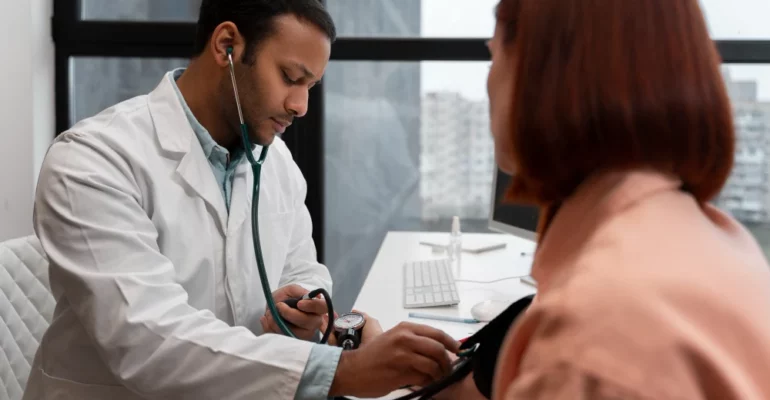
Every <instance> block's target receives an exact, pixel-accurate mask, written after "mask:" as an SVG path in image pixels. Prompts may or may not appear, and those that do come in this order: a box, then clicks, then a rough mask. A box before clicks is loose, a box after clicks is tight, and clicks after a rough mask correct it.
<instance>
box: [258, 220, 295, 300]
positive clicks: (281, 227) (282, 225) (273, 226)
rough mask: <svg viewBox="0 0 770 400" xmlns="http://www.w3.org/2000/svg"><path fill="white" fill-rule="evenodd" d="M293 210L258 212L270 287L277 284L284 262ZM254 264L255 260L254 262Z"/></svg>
mask: <svg viewBox="0 0 770 400" xmlns="http://www.w3.org/2000/svg"><path fill="white" fill-rule="evenodd" d="M293 226H294V212H272V213H260V214H259V239H260V241H261V242H262V252H263V255H264V259H265V269H266V270H267V275H268V277H269V280H270V285H271V287H273V286H275V285H277V284H278V279H279V278H280V276H281V272H282V271H283V266H284V264H285V262H286V259H287V256H288V252H289V244H290V242H291V234H292V228H293ZM254 265H255V266H256V262H255V264H254Z"/></svg>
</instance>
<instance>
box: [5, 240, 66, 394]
mask: <svg viewBox="0 0 770 400" xmlns="http://www.w3.org/2000/svg"><path fill="white" fill-rule="evenodd" d="M50 288H51V287H50V285H49V283H48V260H47V258H46V257H45V254H44V253H43V249H42V247H41V246H40V242H39V241H38V239H37V237H35V236H26V237H23V238H18V239H12V240H8V241H6V242H3V243H0V400H20V399H21V397H22V394H23V393H24V387H25V386H26V384H27V378H28V377H29V372H30V366H31V365H32V360H33V359H34V358H35V352H36V351H37V348H38V346H39V344H40V340H41V339H42V338H43V334H44V333H45V331H46V329H47V328H48V325H49V324H50V323H51V317H52V316H53V310H54V307H55V305H56V304H55V302H54V298H53V295H52V294H51V289H50Z"/></svg>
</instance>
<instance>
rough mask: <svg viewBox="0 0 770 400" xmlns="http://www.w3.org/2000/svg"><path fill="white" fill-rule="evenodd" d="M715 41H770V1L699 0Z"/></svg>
mask: <svg viewBox="0 0 770 400" xmlns="http://www.w3.org/2000/svg"><path fill="white" fill-rule="evenodd" d="M700 1H701V6H702V8H703V12H704V13H705V14H706V19H707V20H708V23H709V28H710V30H711V37H713V38H715V39H744V40H747V39H770V24H768V23H767V16H768V15H770V1H767V0H730V1H725V0H700Z"/></svg>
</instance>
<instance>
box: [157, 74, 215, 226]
mask: <svg viewBox="0 0 770 400" xmlns="http://www.w3.org/2000/svg"><path fill="white" fill-rule="evenodd" d="M170 79H173V78H172V77H171V75H170V73H169V74H166V76H165V77H164V78H163V81H161V83H160V84H159V85H158V87H157V88H156V89H155V90H154V91H153V92H152V93H150V96H149V109H150V113H151V114H152V120H153V124H154V125H155V132H156V134H157V135H158V143H159V144H160V147H161V148H162V149H163V150H164V151H165V152H167V153H169V154H171V155H173V156H175V157H178V158H179V164H178V165H177V168H176V174H177V175H178V176H179V177H180V178H181V181H182V184H184V185H185V186H187V188H188V189H189V190H190V191H191V192H192V193H195V194H196V195H197V196H199V197H201V198H202V199H203V200H204V201H205V202H206V204H207V205H208V207H207V208H208V209H209V212H210V213H212V215H213V216H214V217H215V219H216V221H217V225H218V226H219V229H220V234H222V235H225V231H226V227H227V209H226V207H225V201H224V198H223V197H222V192H221V190H220V189H219V186H218V185H217V182H216V179H215V178H214V174H213V173H212V171H211V167H210V166H209V163H208V160H206V156H205V155H204V154H203V149H202V148H201V146H200V143H199V142H198V140H197V139H196V138H195V132H193V130H192V127H191V126H190V123H189V121H188V120H187V117H186V116H185V113H184V109H183V108H182V105H181V104H180V103H179V98H178V97H177V95H176V92H175V91H174V88H173V86H172V85H171V82H170Z"/></svg>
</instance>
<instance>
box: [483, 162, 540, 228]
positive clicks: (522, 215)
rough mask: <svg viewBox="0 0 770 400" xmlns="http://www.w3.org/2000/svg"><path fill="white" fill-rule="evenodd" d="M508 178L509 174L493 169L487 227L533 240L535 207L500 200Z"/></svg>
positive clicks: (536, 215) (535, 223) (536, 217)
mask: <svg viewBox="0 0 770 400" xmlns="http://www.w3.org/2000/svg"><path fill="white" fill-rule="evenodd" d="M510 179H511V177H510V175H508V174H506V173H504V172H502V171H500V169H497V168H496V169H495V179H494V185H493V186H492V190H493V193H492V207H491V210H490V216H489V229H491V230H494V231H498V232H503V233H508V234H511V235H516V236H519V237H523V238H525V239H532V240H535V237H536V235H535V232H536V231H537V220H538V209H537V207H534V206H522V205H515V204H508V203H504V202H503V201H502V198H503V195H504V194H505V190H506V189H507V188H508V182H509V180H510Z"/></svg>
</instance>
